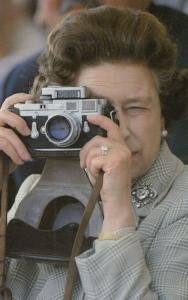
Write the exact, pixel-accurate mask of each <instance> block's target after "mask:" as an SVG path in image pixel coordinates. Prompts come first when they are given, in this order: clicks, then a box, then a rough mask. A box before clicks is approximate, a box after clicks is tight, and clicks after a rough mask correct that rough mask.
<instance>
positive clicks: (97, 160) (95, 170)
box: [87, 155, 107, 179]
mask: <svg viewBox="0 0 188 300" xmlns="http://www.w3.org/2000/svg"><path fill="white" fill-rule="evenodd" d="M106 161H107V156H102V155H101V156H100V155H96V156H94V157H93V158H92V159H89V158H88V162H87V170H88V172H89V174H90V176H92V177H93V178H95V179H96V177H97V176H98V175H99V173H100V171H101V170H102V171H104V166H105V164H106Z"/></svg>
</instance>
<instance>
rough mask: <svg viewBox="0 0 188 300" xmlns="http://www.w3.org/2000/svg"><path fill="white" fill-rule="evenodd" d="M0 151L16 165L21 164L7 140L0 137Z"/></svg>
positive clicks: (21, 161)
mask: <svg viewBox="0 0 188 300" xmlns="http://www.w3.org/2000/svg"><path fill="white" fill-rule="evenodd" d="M0 150H1V151H3V152H4V153H5V154H6V155H7V156H8V157H9V158H10V159H11V161H12V162H13V163H14V164H16V165H21V164H23V163H24V162H23V160H22V159H21V158H20V157H19V155H18V153H17V152H16V151H15V149H14V147H13V145H11V144H10V143H9V142H8V141H7V140H5V139H2V138H1V137H0Z"/></svg>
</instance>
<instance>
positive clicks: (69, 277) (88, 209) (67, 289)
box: [64, 172, 103, 300]
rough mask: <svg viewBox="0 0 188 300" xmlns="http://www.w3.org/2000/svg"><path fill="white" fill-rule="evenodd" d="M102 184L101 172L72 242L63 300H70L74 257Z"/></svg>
mask: <svg viewBox="0 0 188 300" xmlns="http://www.w3.org/2000/svg"><path fill="white" fill-rule="evenodd" d="M102 183H103V173H102V172H101V173H100V174H99V176H98V178H97V180H96V183H95V185H94V187H93V190H92V193H91V196H90V199H89V201H88V204H87V206H86V208H85V211H84V214H83V217H82V219H81V222H80V225H79V228H78V232H77V234H76V238H75V241H74V245H73V249H72V253H71V258H70V262H69V267H68V273H67V279H66V285H65V294H64V300H71V299H72V291H73V284H74V280H75V277H76V263H75V257H76V256H77V255H78V254H79V253H80V248H81V245H82V241H83V237H84V232H85V229H86V226H87V224H88V222H89V219H90V217H91V214H92V212H93V209H94V207H95V204H96V202H97V199H98V197H99V193H100V190H101V187H102Z"/></svg>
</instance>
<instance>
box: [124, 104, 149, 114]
mask: <svg viewBox="0 0 188 300" xmlns="http://www.w3.org/2000/svg"><path fill="white" fill-rule="evenodd" d="M145 110H146V108H145V107H143V106H130V107H124V108H122V111H123V112H128V113H131V114H136V113H142V112H144V111H145Z"/></svg>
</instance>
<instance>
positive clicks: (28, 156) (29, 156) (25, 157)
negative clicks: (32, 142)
mask: <svg viewBox="0 0 188 300" xmlns="http://www.w3.org/2000/svg"><path fill="white" fill-rule="evenodd" d="M24 159H25V160H27V161H32V157H31V155H30V154H29V153H24Z"/></svg>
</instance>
